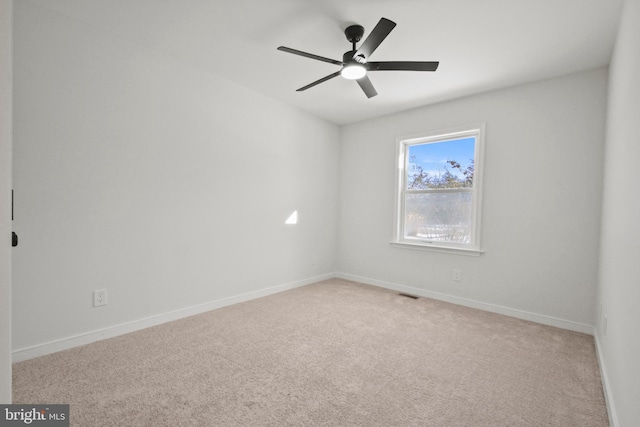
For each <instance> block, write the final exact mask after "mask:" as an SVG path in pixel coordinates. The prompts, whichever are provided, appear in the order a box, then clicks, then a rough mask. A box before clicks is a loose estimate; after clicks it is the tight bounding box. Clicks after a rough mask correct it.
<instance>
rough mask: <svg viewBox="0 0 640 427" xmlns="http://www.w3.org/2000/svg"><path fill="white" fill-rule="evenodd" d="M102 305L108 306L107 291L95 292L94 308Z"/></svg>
mask: <svg viewBox="0 0 640 427" xmlns="http://www.w3.org/2000/svg"><path fill="white" fill-rule="evenodd" d="M101 305H107V290H106V289H98V290H95V291H93V306H94V307H100V306H101Z"/></svg>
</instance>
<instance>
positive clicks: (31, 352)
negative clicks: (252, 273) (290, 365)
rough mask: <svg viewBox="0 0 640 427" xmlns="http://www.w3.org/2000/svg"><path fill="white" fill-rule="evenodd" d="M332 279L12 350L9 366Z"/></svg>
mask: <svg viewBox="0 0 640 427" xmlns="http://www.w3.org/2000/svg"><path fill="white" fill-rule="evenodd" d="M334 277H335V275H334V274H333V273H329V274H323V275H320V276H314V277H309V278H307V279H303V280H297V281H294V282H289V283H284V284H281V285H277V286H272V287H269V288H264V289H259V290H257V291H252V292H247V293H244V294H240V295H235V296H232V297H228V298H221V299H218V300H214V301H209V302H206V303H203V304H198V305H194V306H191V307H186V308H183V309H179V310H175V311H171V312H168V313H163V314H159V315H156V316H151V317H147V318H144V319H139V320H134V321H132V322H126V323H122V324H119V325H115V326H110V327H108V328H104V329H99V330H95V331H91V332H87V333H84V334H80V335H75V336H71V337H66V338H62V339H59V340H55V341H50V342H47V343H44V344H38V345H35V346H32V347H27V348H22V349H18V350H14V351H13V353H12V356H13V357H12V361H13V363H16V362H22V361H24V360H28V359H33V358H35V357H39V356H44V355H46V354H51V353H55V352H57V351H62V350H67V349H70V348H73V347H78V346H81V345H85V344H90V343H92V342H95V341H100V340H103V339H107V338H113V337H116V336H118V335H123V334H127V333H129V332H135V331H139V330H141V329H145V328H149V327H151V326H156V325H160V324H162V323H167V322H171V321H174V320H178V319H182V318H184V317H189V316H193V315H196V314H200V313H205V312H207V311H211V310H215V309H218V308H222V307H226V306H229V305H233V304H238V303H241V302H245V301H250V300H253V299H256V298H261V297H265V296H268V295H272V294H276V293H279V292H284V291H287V290H290V289H294V288H299V287H302V286H306V285H309V284H311V283H316V282H320V281H323V280H327V279H332V278H334Z"/></svg>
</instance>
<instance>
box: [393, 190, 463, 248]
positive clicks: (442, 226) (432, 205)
mask: <svg viewBox="0 0 640 427" xmlns="http://www.w3.org/2000/svg"><path fill="white" fill-rule="evenodd" d="M472 208H473V194H472V193H471V192H466V191H465V192H456V193H420V194H406V195H405V222H404V237H405V238H410V239H411V238H415V239H423V240H430V241H434V242H449V243H464V244H470V243H471V214H472Z"/></svg>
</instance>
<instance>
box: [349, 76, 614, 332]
mask: <svg viewBox="0 0 640 427" xmlns="http://www.w3.org/2000/svg"><path fill="white" fill-rule="evenodd" d="M606 97H607V70H606V69H597V70H592V71H588V72H582V73H579V74H574V75H569V76H566V77H561V78H555V79H551V80H545V81H541V82H537V83H532V84H527V85H523V86H517V87H512V88H508V89H504V90H499V91H495V92H489V93H485V94H482V95H478V96H473V97H468V98H463V99H459V100H455V101H450V102H446V103H442V104H437V105H433V106H428V107H424V108H419V109H416V110H412V111H408V112H405V113H402V114H396V115H392V116H387V117H384V118H381V119H376V120H370V121H366V122H361V123H357V124H354V125H350V126H345V127H343V129H342V146H341V162H342V164H341V170H342V172H341V186H340V188H341V196H340V229H339V230H340V231H339V236H340V238H339V250H340V252H339V257H338V260H339V261H338V270H339V271H340V272H341V273H343V274H345V275H346V277H352V278H356V279H359V280H363V281H367V282H373V283H380V282H383V284H390V285H392V286H393V285H402V286H406V287H410V288H414V289H416V290H426V291H429V292H433V293H437V294H438V295H441V296H448V297H455V298H457V300H454V301H455V302H463V303H468V304H469V305H473V304H474V303H481V305H480V306H482V307H483V308H490V309H491V308H492V306H493V308H499V307H508V308H509V309H510V310H511V311H510V314H518V313H517V311H521V312H527V313H535V314H536V315H542V316H546V320H549V321H551V322H550V323H553V321H554V320H555V319H559V320H564V321H566V322H561V324H562V325H563V326H566V327H569V328H574V329H577V330H586V331H590V329H591V326H590V325H592V324H593V313H594V301H595V294H596V276H597V264H598V239H599V228H600V196H601V180H602V153H603V143H604V135H605V116H606V114H605V109H606ZM478 122H485V123H486V137H485V165H484V183H483V185H484V195H483V212H482V248H483V249H484V251H485V253H484V254H482V255H481V256H479V257H468V256H460V255H451V254H442V253H434V252H424V251H416V250H407V249H401V248H396V247H392V246H391V245H390V244H389V242H390V241H391V239H392V235H393V206H394V204H393V203H394V173H395V164H396V161H395V159H394V154H395V140H396V138H397V137H399V136H402V135H411V134H416V133H419V132H421V131H422V132H424V131H430V130H438V129H447V128H452V127H456V126H462V125H466V124H474V123H478ZM454 268H455V269H460V270H462V281H461V282H454V281H453V280H452V270H453V269H454ZM482 304H483V305H482ZM476 305H478V304H476ZM496 306H497V307H496ZM497 311H499V310H497ZM520 314H522V313H520ZM541 319H542V320H545V319H543V318H541V317H540V316H538V318H536V320H541Z"/></svg>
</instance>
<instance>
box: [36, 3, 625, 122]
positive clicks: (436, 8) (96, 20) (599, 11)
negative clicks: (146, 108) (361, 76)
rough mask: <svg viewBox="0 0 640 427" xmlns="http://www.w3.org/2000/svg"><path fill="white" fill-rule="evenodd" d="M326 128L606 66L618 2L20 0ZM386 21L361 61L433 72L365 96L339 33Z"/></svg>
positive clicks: (404, 76)
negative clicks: (347, 73) (347, 74)
mask: <svg viewBox="0 0 640 427" xmlns="http://www.w3.org/2000/svg"><path fill="white" fill-rule="evenodd" d="M30 1H32V2H33V3H36V4H39V5H41V6H42V7H45V8H48V9H51V10H54V11H57V12H60V13H62V14H64V15H67V16H68V17H70V18H72V19H74V20H78V21H81V22H83V23H84V24H88V25H91V26H95V27H97V28H98V30H99V31H102V32H105V33H109V34H110V35H112V36H113V37H118V38H121V39H126V40H127V41H129V42H131V43H136V44H139V45H143V46H145V47H147V48H149V49H153V50H156V51H162V52H164V53H166V54H169V55H172V56H173V57H176V58H177V59H180V60H182V61H187V62H189V63H191V64H193V65H195V66H198V67H201V68H203V69H206V70H209V71H210V72H212V73H216V74H218V75H220V76H223V77H225V78H227V79H229V80H232V81H234V82H237V83H239V84H240V85H242V86H245V87H247V88H250V89H252V90H255V91H256V92H260V93H262V94H265V95H267V96H270V97H272V98H276V99H279V100H281V101H283V102H285V103H287V104H290V105H292V106H295V107H298V108H300V109H303V110H306V111H308V112H309V113H311V114H314V115H316V116H318V117H321V118H324V119H326V120H329V121H331V122H334V123H337V124H346V123H353V122H356V121H360V120H364V119H368V118H372V117H376V116H381V115H385V114H389V113H394V112H397V111H402V110H406V109H409V108H413V107H418V106H422V105H426V104H430V103H435V102H440V101H443V100H447V99H452V98H456V97H460V96H465V95H470V94H473V93H478V92H483V91H487V90H491V89H497V88H501V87H506V86H511V85H516V84H521V83H525V82H530V81H535V80H540V79H544V78H549V77H554V76H559V75H564V74H570V73H573V72H577V71H580V70H585V69H590V68H596V67H600V66H604V65H606V64H608V63H609V60H610V58H611V53H612V49H613V45H614V40H615V34H616V29H617V23H618V17H619V16H618V15H619V12H620V6H621V1H622V0H322V1H321V0H30ZM381 17H385V18H388V19H390V20H392V21H394V22H396V23H397V26H396V28H395V29H394V30H393V31H392V32H391V34H390V35H389V36H388V37H387V39H386V40H385V41H384V42H383V43H382V45H381V46H380V47H379V48H378V49H377V50H376V51H375V52H374V54H373V55H372V56H371V60H373V61H395V60H405V61H409V60H414V61H440V67H439V69H438V70H437V71H436V72H435V73H430V72H401V71H385V72H375V73H371V74H370V79H371V81H372V83H373V84H374V86H375V88H376V89H377V91H378V96H376V97H374V98H371V99H367V98H366V96H365V95H364V94H363V93H362V91H361V90H360V88H359V87H358V85H357V84H356V83H355V82H353V81H347V80H344V79H342V78H340V77H337V78H334V79H332V80H330V81H328V82H325V83H322V84H320V85H318V86H316V87H313V88H311V89H309V90H307V91H305V92H296V91H295V90H296V89H297V88H299V87H301V86H304V85H306V84H308V83H311V82H312V81H315V80H317V79H319V78H321V77H324V76H325V75H328V74H331V73H333V72H334V71H337V70H338V69H339V67H337V66H335V65H332V64H327V63H324V62H320V61H314V60H311V59H307V58H303V57H300V56H296V55H291V54H288V53H284V52H280V51H277V50H276V48H277V47H278V46H280V45H284V46H287V47H291V48H294V49H298V50H303V51H306V52H310V53H314V54H317V55H321V56H325V57H329V58H333V59H337V60H342V54H343V53H344V52H346V51H348V50H350V49H351V46H350V44H349V42H348V41H347V40H346V38H345V36H344V33H343V31H344V28H346V27H347V26H348V25H351V24H354V23H355V24H360V25H362V26H364V28H365V36H364V37H366V36H367V35H368V32H369V31H370V30H371V29H372V28H373V27H374V26H375V24H376V23H377V22H378V20H379V19H380V18H381Z"/></svg>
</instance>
